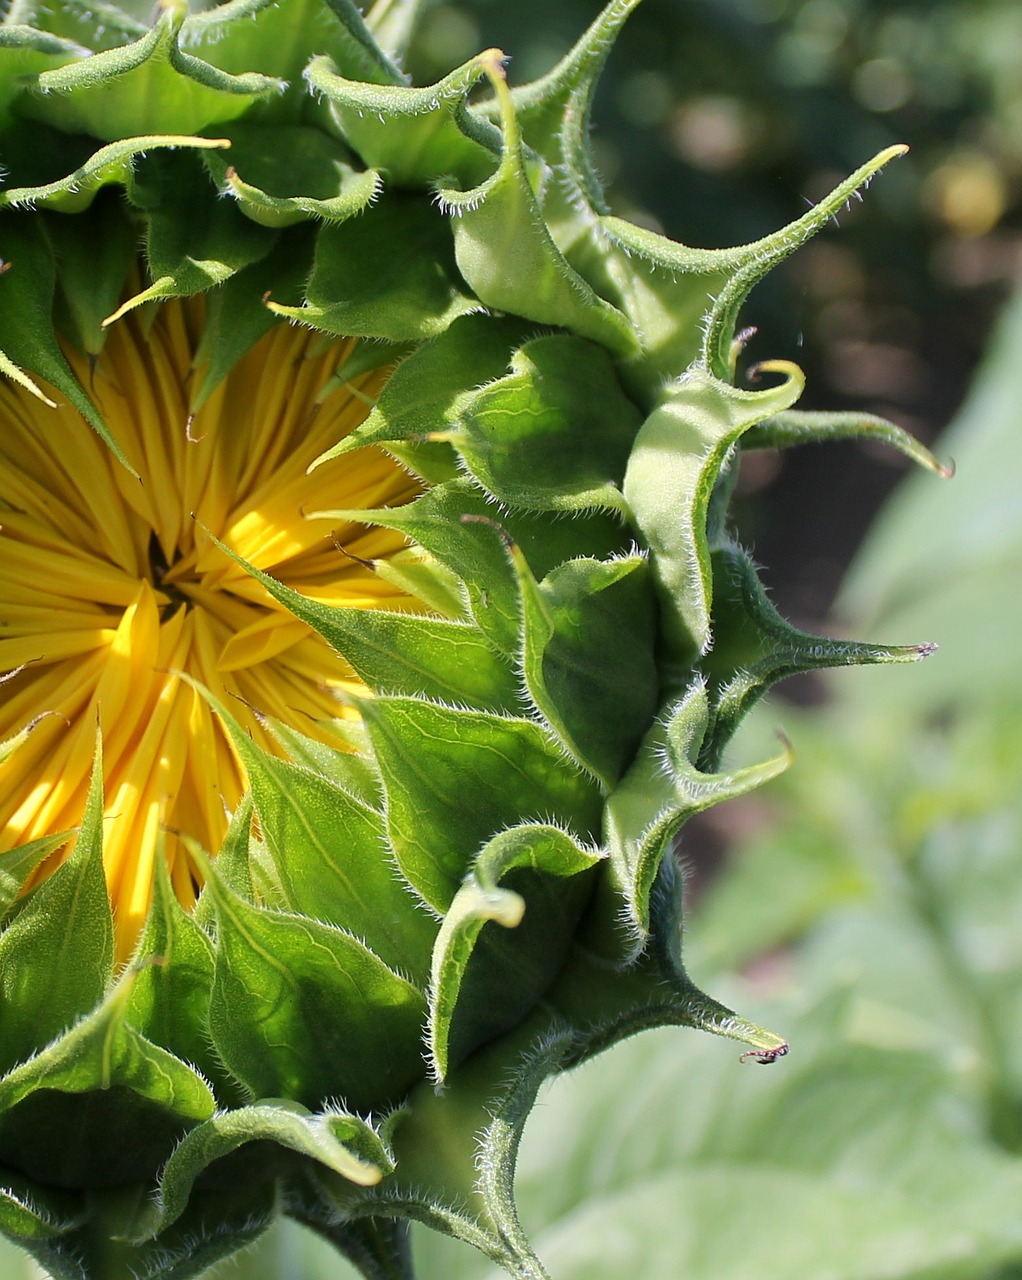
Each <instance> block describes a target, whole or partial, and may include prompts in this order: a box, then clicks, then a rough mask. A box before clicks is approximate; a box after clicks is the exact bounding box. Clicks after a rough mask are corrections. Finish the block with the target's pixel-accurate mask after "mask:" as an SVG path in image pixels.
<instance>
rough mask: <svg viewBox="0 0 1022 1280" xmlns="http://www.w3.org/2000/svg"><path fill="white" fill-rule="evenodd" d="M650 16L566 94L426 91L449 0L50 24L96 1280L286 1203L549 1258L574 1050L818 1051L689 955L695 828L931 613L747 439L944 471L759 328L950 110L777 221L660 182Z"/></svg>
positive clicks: (13, 958)
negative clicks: (639, 139)
mask: <svg viewBox="0 0 1022 1280" xmlns="http://www.w3.org/2000/svg"><path fill="white" fill-rule="evenodd" d="M637 2H638V0H611V3H609V4H608V5H607V6H606V8H605V9H604V10H603V12H602V13H600V14H599V15H598V16H597V17H596V18H595V20H594V22H593V25H592V26H591V27H590V29H589V30H588V31H587V32H586V33H584V35H583V36H582V38H581V39H580V41H579V42H578V44H577V45H576V46H575V48H574V49H572V50H570V51H569V52H568V53H567V54H566V56H565V57H564V59H563V60H562V61H561V63H560V64H558V66H557V67H556V68H555V69H554V70H553V71H552V72H551V73H550V74H549V75H547V76H546V77H544V78H543V79H542V80H540V81H538V82H537V83H535V84H533V85H528V86H522V87H519V88H516V89H512V88H511V87H510V86H509V85H508V83H507V81H506V78H505V73H504V68H503V61H502V57H501V55H500V53H499V51H496V50H487V51H484V52H483V53H481V54H480V55H479V56H478V57H476V58H473V59H471V60H470V61H469V62H468V63H466V64H465V65H464V66H462V67H460V68H457V69H455V70H454V71H452V72H451V74H450V75H449V76H447V77H446V78H445V79H444V80H443V81H441V82H440V83H439V84H436V85H432V86H426V87H421V88H419V87H414V86H412V85H410V84H409V83H408V81H407V78H406V77H405V75H404V74H403V72H402V71H401V66H400V63H401V57H402V52H403V50H404V47H405V45H406V44H407V40H408V38H409V37H410V33H411V31H412V28H413V18H414V14H415V10H416V4H415V0H378V2H377V3H375V4H373V5H372V6H371V8H369V10H368V11H367V12H365V13H363V12H362V11H361V10H360V9H359V8H358V7H357V6H356V5H355V4H354V3H352V0H290V2H289V3H288V4H287V5H283V4H277V3H274V2H273V0H230V3H224V4H218V5H213V6H212V7H209V8H206V9H202V10H201V11H198V12H195V13H189V12H188V11H187V8H186V6H185V5H184V4H182V3H178V2H177V0H173V2H170V0H168V3H166V4H161V5H159V6H158V7H157V9H156V11H155V13H154V14H153V15H151V16H150V17H149V18H148V19H147V18H145V17H140V16H139V13H138V12H137V6H135V5H128V4H124V5H120V6H119V5H117V4H112V3H107V4H104V5H102V6H100V7H99V9H97V11H96V15H95V17H93V16H92V15H91V13H90V14H87V13H86V11H85V10H84V9H82V10H79V9H78V8H75V9H74V10H73V12H72V11H71V10H69V9H67V8H66V7H62V6H52V5H44V4H38V5H37V4H34V3H32V0H27V2H26V3H19V4H17V5H14V6H11V8H10V11H9V12H8V13H6V14H5V16H4V17H3V18H2V19H0V144H2V146H3V148H4V162H5V165H6V166H7V169H8V172H7V175H6V185H5V186H4V188H3V189H2V190H0V255H2V257H3V260H4V262H5V264H7V265H8V266H9V269H8V270H6V271H4V272H3V273H2V274H0V373H2V374H3V375H4V377H5V378H6V379H7V380H8V383H7V385H5V386H4V387H3V388H2V390H0V525H2V528H0V664H2V670H3V671H4V672H6V676H5V679H4V683H3V684H2V686H0V1230H3V1231H4V1232H5V1233H6V1234H7V1235H9V1236H10V1237H11V1238H13V1239H15V1240H17V1241H19V1242H20V1243H22V1244H23V1245H25V1247H26V1248H28V1249H29V1250H30V1251H31V1252H32V1253H33V1254H34V1255H35V1257H36V1258H37V1259H39V1260H40V1261H41V1262H42V1264H43V1265H44V1266H45V1267H47V1268H48V1269H49V1270H50V1271H51V1272H52V1273H53V1274H54V1275H57V1276H60V1277H62V1278H64V1277H67V1278H68V1280H126V1278H127V1276H129V1275H138V1274H143V1275H145V1276H147V1277H149V1280H157V1278H158V1277H165V1278H166V1280H170V1278H171V1277H174V1278H175V1280H178V1278H182V1277H185V1276H188V1275H193V1274H196V1273H197V1272H199V1271H200V1270H202V1269H203V1268H204V1267H206V1266H208V1265H210V1264H211V1263H212V1262H213V1261H215V1260H216V1259H217V1258H219V1257H222V1256H224V1255H225V1254H228V1253H230V1252H232V1251H233V1250H235V1249H237V1248H239V1247H240V1246H241V1245H243V1244H244V1243H246V1242H247V1241H248V1240H250V1239H252V1238H253V1237H254V1236H256V1235H258V1234H259V1233H260V1232H261V1231H263V1230H264V1229H265V1227H266V1226H267V1225H268V1224H269V1223H270V1222H272V1221H273V1219H274V1218H275V1217H276V1216H277V1215H278V1214H280V1213H281V1212H287V1213H289V1214H291V1215H292V1216H294V1217H295V1218H297V1219H299V1220H300V1221H302V1222H304V1223H306V1224H307V1225H309V1226H311V1227H312V1228H313V1229H315V1230H317V1231H319V1232H320V1233H321V1234H322V1235H324V1236H326V1237H327V1238H328V1239H330V1240H332V1241H333V1242H334V1244H335V1245H336V1246H337V1247H338V1249H339V1250H340V1251H341V1252H343V1253H344V1254H345V1255H346V1256H348V1257H350V1258H352V1259H353V1260H355V1262H356V1264H357V1265H358V1266H360V1267H361V1268H362V1269H363V1270H364V1272H365V1274H366V1275H367V1276H380V1275H402V1276H405V1275H408V1274H410V1271H409V1268H410V1263H409V1261H408V1251H407V1241H406V1237H405V1232H406V1225H407V1221H408V1219H409V1218H412V1217H415V1218H419V1219H421V1220H423V1221H425V1222H427V1223H429V1224H431V1225H433V1226H437V1227H440V1228H441V1229H443V1230H446V1231H448V1232H449V1233H451V1234H453V1235H457V1236H460V1237H461V1238H463V1239H465V1240H467V1241H469V1242H471V1243H473V1244H474V1245H476V1246H478V1247H479V1248H481V1249H483V1250H484V1251H485V1252H486V1253H487V1254H488V1255H489V1256H490V1257H491V1258H492V1259H494V1260H495V1261H497V1262H498V1263H500V1264H501V1265H503V1266H504V1267H505V1268H506V1269H507V1270H508V1271H509V1272H510V1273H511V1274H513V1275H516V1276H519V1277H522V1278H523V1280H524V1278H525V1277H529V1278H530V1280H534V1278H535V1277H538V1276H541V1275H542V1274H543V1271H542V1266H541V1264H540V1262H539V1260H538V1259H537V1258H536V1257H535V1255H534V1254H533V1252H532V1250H531V1247H530V1246H529V1244H528V1241H527V1240H526V1238H525V1236H524V1233H523V1232H522V1230H521V1227H520V1225H519V1223H518V1221H517V1217H516V1213H515V1207H514V1203H513V1198H512V1195H511V1191H510V1188H511V1186H512V1183H513V1170H514V1158H515V1150H516V1144H517V1138H518V1135H519V1134H520V1132H521V1127H522V1124H523V1123H524V1118H525V1116H526V1115H527V1113H528V1110H529V1107H530V1105H531V1103H532V1101H533V1099H534V1097H535V1095H536V1091H537V1090H538V1089H539V1087H540V1085H541V1083H542V1081H543V1080H544V1079H546V1078H547V1077H548V1076H549V1075H551V1074H552V1073H554V1072H557V1071H559V1070H562V1069H565V1068H567V1067H569V1066H571V1065H574V1064H576V1063H578V1062H580V1061H583V1060H584V1059H585V1058H586V1057H588V1056H590V1055H591V1054H593V1053H595V1052H597V1051H599V1050H600V1049H602V1048H605V1047H606V1046H608V1045H610V1044H612V1043H613V1042H614V1041H616V1040H617V1039H619V1038H621V1037H622V1036H625V1035H628V1034H631V1033H632V1032H634V1031H637V1030H639V1029H641V1028H642V1027H646V1026H651V1025H668V1024H671V1025H680V1026H686V1027H697V1028H701V1029H704V1030H710V1031H714V1032H718V1033H720V1034H723V1035H725V1036H730V1037H732V1038H734V1039H737V1040H740V1041H743V1042H744V1043H745V1044H747V1045H748V1046H749V1051H748V1054H747V1056H749V1055H751V1056H752V1057H753V1058H755V1059H757V1060H759V1061H761V1062H771V1061H774V1060H775V1059H778V1058H780V1057H782V1056H783V1055H784V1053H785V1052H786V1048H787V1046H786V1043H785V1041H784V1039H783V1037H781V1036H780V1035H777V1034H775V1033H773V1032H771V1031H768V1030H765V1029H763V1028H761V1027H757V1026H755V1025H753V1024H751V1023H749V1022H747V1021H746V1020H744V1019H743V1018H741V1017H740V1016H739V1015H737V1014H735V1013H733V1012H732V1011H731V1010H729V1009H726V1008H725V1007H724V1006H722V1005H721V1004H719V1003H718V1002H717V1001H715V1000H713V999H712V998H711V997H709V996H706V995H704V994H703V993H702V992H701V991H700V990H699V989H698V988H697V987H696V986H695V985H694V984H693V983H692V981H691V980H690V979H689V977H688V975H687V973H686V971H685V968H684V966H683V964H682V960H681V950H680V942H681V938H680V926H679V916H680V909H681V908H680V904H681V884H680V880H681V877H680V874H679V871H678V868H677V865H676V863H675V861H674V858H673V856H672V847H673V842H674V841H675V839H676V838H677V836H678V834H679V832H680V831H681V829H682V828H683V826H684V824H685V822H686V821H687V819H688V818H689V817H690V816H691V815H692V814H694V813H696V812H698V811H699V810H700V809H704V808H706V807H707V806H709V805H711V804H715V803H718V802H719V801H721V800H724V799H727V798H728V797H730V796H734V795H739V794H742V793H743V792H745V791H748V790H749V789H750V788H751V787H754V786H756V785H759V784H760V783H762V782H765V781H767V780H768V779H769V778H771V777H773V776H774V775H775V774H776V773H777V772H778V771H779V770H780V769H782V768H783V767H785V765H786V763H787V753H786V752H782V753H781V754H780V755H779V756H778V757H777V758H775V759H771V760H767V761H764V762H762V763H759V764H754V765H750V766H746V767H744V768H737V767H732V766H730V765H724V764H723V763H722V760H723V751H724V748H725V746H726V745H727V743H728V741H729V740H730V738H731V736H732V734H733V732H734V729H735V728H736V726H737V725H738V723H739V722H740V720H741V719H742V717H743V715H744V714H745V712H746V711H747V710H748V709H749V708H750V707H751V706H752V705H753V704H754V703H755V702H756V701H757V700H758V699H759V698H760V697H761V696H762V694H763V693H764V692H765V691H766V690H767V689H768V688H769V687H770V686H771V685H772V684H773V683H774V682H775V681H777V680H778V679H780V678H781V677H783V676H785V675H788V674H791V673H792V672H795V671H801V670H809V669H814V668H819V667H825V666H836V665H843V664H849V663H857V662H889V661H914V660H915V659H916V658H918V657H920V656H923V654H924V653H925V652H927V651H928V649H927V648H926V647H925V646H923V647H918V646H917V647H910V648H892V647H887V646H881V645H861V644H854V643H851V642H844V641H841V642H838V641H832V640H827V639H822V638H820V637H812V636H806V635H803V634H802V633H801V632H799V631H798V630H797V629H795V628H793V627H791V626H790V625H788V624H787V623H785V622H784V621H783V619H781V618H779V617H778V615H777V614H776V612H775V611H774V609H773V607H772V606H771V604H770V603H769V600H768V599H767V597H766V595H765V593H764V591H763V589H762V587H761V586H760V583H759V580H758V577H757V574H756V570H755V567H754V565H753V563H752V561H751V559H750V557H749V556H748V555H747V554H746V553H745V552H744V551H743V550H742V548H741V547H740V546H739V545H737V543H736V542H735V540H734V538H733V536H732V533H731V531H730V529H729V526H728V522H727V519H726V507H727V499H728V495H729V493H730V488H731V483H732V480H733V477H734V473H735V466H736V463H737V458H738V456H739V454H740V452H741V450H742V449H745V448H763V447H786V446H788V445H791V444H794V443H798V442H801V441H803V440H811V439H821V438H828V437H830V438H832V437H835V436H841V435H871V436H874V437H878V438H881V439H884V440H887V441H888V442H890V443H892V444H894V445H895V446H897V447H899V448H901V449H902V450H904V451H905V452H906V453H909V454H910V455H911V456H913V457H915V458H916V459H917V460H919V461H921V462H923V463H925V464H926V465H930V466H933V467H934V468H936V464H935V463H934V462H933V460H932V459H931V458H930V457H929V455H927V454H926V453H925V452H924V451H923V450H921V449H920V448H919V447H918V446H917V445H915V444H914V443H913V442H912V441H910V440H909V439H908V438H907V437H906V436H905V435H904V433H902V432H899V431H898V429H897V428H895V427H893V426H891V425H890V424H887V423H882V422H879V421H878V420H864V419H862V418H859V417H856V418H849V417H846V416H843V415H833V416H826V415H818V414H812V415H803V414H799V413H798V411H796V410H794V409H793V407H792V406H793V404H794V403H795V401H796V400H797V398H798V395H799V393H800V391H801V387H802V376H801V373H800V372H799V370H798V369H797V368H795V367H794V366H793V365H791V364H788V363H786V362H783V361H781V362H768V363H766V364H762V365H761V366H760V372H761V373H763V374H764V375H766V376H765V378H764V381H762V382H759V383H757V384H756V385H755V386H745V385H743V379H742V377H741V374H740V371H739V370H738V368H737V363H738V360H739V358H740V343H738V342H736V340H735V332H736V322H737V319H738V313H739V310H740V308H741V307H742V305H743V303H744V301H745V299H746V297H747V295H748V293H749V291H750V289H751V288H752V287H753V285H754V284H755V283H756V282H757V281H758V280H759V279H760V277H761V276H762V275H763V274H765V272H766V271H767V270H769V268H770V267H771V266H772V265H773V264H774V263H775V262H777V261H779V260H780V259H781V258H783V257H784V256H785V255H786V254H788V253H790V252H792V251H793V250H794V249H796V248H797V247H798V246H799V245H800V244H801V243H803V242H804V241H805V239H806V238H807V237H808V236H810V235H812V234H813V233H814V232H815V231H817V230H818V229H819V228H820V227H822V226H823V225H825V224H826V222H827V221H828V220H829V219H830V217H831V215H832V214H833V213H834V212H835V211H836V210H837V209H840V208H841V206H842V205H843V204H844V203H845V201H846V200H847V199H848V198H849V196H850V195H851V194H852V193H853V192H854V191H856V190H857V189H858V188H859V187H860V186H861V185H862V184H864V183H865V182H867V181H868V180H869V178H871V177H872V176H873V174H874V173H876V172H877V170H878V169H879V168H881V167H882V166H883V165H884V164H886V163H887V161H888V160H890V159H892V158H893V157H894V156H895V155H896V154H898V153H899V151H900V148H891V149H889V150H888V151H887V152H885V153H883V154H882V155H880V156H879V157H877V158H876V159H875V160H873V161H870V162H867V163H866V164H864V165H863V166H862V168H861V169H860V170H858V171H857V172H856V173H855V174H853V175H852V177H851V178H849V179H848V181H846V182H845V183H842V184H841V185H840V186H839V187H838V188H837V189H836V190H835V191H834V192H833V193H832V195H831V196H829V197H828V198H827V199H826V200H824V201H822V202H821V204H820V205H819V206H817V207H815V208H813V209H811V210H810V211H808V212H807V213H806V214H805V215H804V216H803V217H802V218H800V219H799V220H798V221H797V222H795V223H794V224H792V225H791V226H790V227H786V228H784V229H783V230H781V231H779V232H777V233H775V234H773V235H771V236H768V237H766V238H765V239H763V240H761V241H757V242H755V243H753V244H749V245H745V246H741V247H739V248H736V249H733V250H719V251H718V250H714V251H703V250H692V249H688V248H686V247H684V246H682V245H678V244H675V243H673V242H671V241H669V240H667V239H665V238H664V237H661V236H659V235H656V234H654V233H652V232H649V231H646V230H643V229H641V228H638V227H634V226H630V225H629V224H627V223H625V222H622V221H621V220H620V219H617V218H614V217H612V216H611V215H609V214H608V213H607V212H606V210H605V208H604V206H603V202H602V197H601V195H600V192H599V187H598V183H597V181H596V179H595V177H594V175H593V171H592V168H591V166H590V164H589V160H588V151H587V141H586V121H587V117H588V111H589V105H590V100H591V97H592V93H593V91H594V86H595V81H596V79H597V76H598V73H599V70H600V67H601V65H602V62H603V59H604V58H605V57H606V56H607V54H608V52H609V50H610V48H611V46H612V43H613V37H614V36H615V34H616V32H617V30H618V28H619V27H620V25H621V24H622V22H623V21H624V20H625V18H626V17H627V15H628V13H629V12H630V10H631V9H632V8H634V7H635V4H636V3H637ZM140 244H141V246H142V254H143V270H142V277H141V278H140V279H139V280H137V281H136V282H135V284H134V285H133V286H132V289H133V292H132V295H131V296H130V297H129V298H128V299H127V301H124V300H123V288H124V282H125V280H126V279H129V278H130V277H131V276H132V273H133V272H136V271H137V269H138V268H137V258H138V253H139V245H140ZM111 317H113V318H112V321H111ZM286 320H290V321H294V322H296V324H297V325H298V326H301V327H291V326H290V325H288V324H286V323H284V322H285V321H286ZM313 463H315V464H316V465H315V467H314V468H313V469H312V470H311V471H310V469H309V468H310V466H311V465H312V464H313ZM353 693H357V694H358V695H359V699H358V700H357V703H356V704H355V711H356V712H357V714H355V713H353V711H352V705H353V700H352V694H353ZM40 716H42V717H43V718H42V719H40V718H39V717H40ZM97 727H98V733H97ZM69 833H70V834H69ZM129 957H130V960H131V962H130V963H125V961H127V960H128V959H129Z"/></svg>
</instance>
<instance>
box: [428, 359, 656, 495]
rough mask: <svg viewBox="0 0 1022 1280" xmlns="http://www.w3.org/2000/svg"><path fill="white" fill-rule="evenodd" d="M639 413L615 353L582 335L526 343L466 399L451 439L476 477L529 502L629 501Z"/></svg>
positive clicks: (496, 491) (489, 486)
mask: <svg viewBox="0 0 1022 1280" xmlns="http://www.w3.org/2000/svg"><path fill="white" fill-rule="evenodd" d="M640 425H641V417H640V414H639V411H638V410H637V409H636V407H635V406H634V405H633V404H632V402H631V401H630V400H628V399H627V398H626V396H625V395H624V393H623V392H622V391H621V387H620V384H619V382H618V380H617V377H616V375H615V372H614V366H613V364H612V363H611V361H610V359H609V357H608V356H607V355H606V354H605V353H604V352H603V351H602V350H601V349H600V348H599V347H594V346H593V345H592V343H589V342H586V341H584V340H583V339H581V338H573V337H569V336H567V335H555V336H550V337H543V338H536V339H534V340H533V341H532V342H527V343H526V344H525V345H524V346H523V347H521V348H520V349H519V350H518V351H517V352H515V355H514V358H513V359H512V362H511V372H510V373H509V374H508V375H507V376H506V377H504V378H501V379H499V380H498V381H497V382H494V383H492V384H491V385H490V386H488V387H485V388H483V390H481V391H480V392H479V393H478V395H476V396H475V397H474V398H473V399H472V400H471V401H470V402H469V403H468V404H467V405H466V406H465V409H464V412H463V414H462V416H461V417H460V419H459V421H458V424H457V426H456V427H455V429H454V432H453V433H452V435H451V440H452V443H453V444H454V446H455V448H456V449H457V451H458V453H459V454H460V456H461V458H462V460H463V461H464V463H465V465H466V467H467V468H468V470H469V471H470V473H471V474H472V475H473V476H474V477H475V479H476V480H477V481H478V482H479V484H480V485H481V486H482V487H483V488H484V489H485V490H486V491H487V492H488V493H490V494H491V495H493V496H494V497H495V498H496V499H497V500H498V501H500V502H506V503H509V504H511V505H513V506H516V507H524V508H525V509H526V510H539V511H575V510H593V509H600V508H602V509H605V510H608V511H621V510H623V508H624V503H623V499H622V497H621V492H620V484H621V481H622V479H623V477H624V474H625V467H626V466H627V464H628V458H629V453H630V451H631V448H632V443H633V441H634V439H635V436H636V432H637V431H638V430H639V427H640Z"/></svg>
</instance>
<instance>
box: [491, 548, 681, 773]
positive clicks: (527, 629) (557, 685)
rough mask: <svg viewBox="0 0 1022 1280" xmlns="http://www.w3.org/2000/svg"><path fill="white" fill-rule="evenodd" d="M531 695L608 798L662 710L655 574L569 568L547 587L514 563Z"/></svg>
mask: <svg viewBox="0 0 1022 1280" xmlns="http://www.w3.org/2000/svg"><path fill="white" fill-rule="evenodd" d="M514 558H515V561H516V567H517V569H518V580H519V586H520V590H521V595H522V628H523V639H524V643H523V671H524V674H525V680H526V685H527V688H528V690H529V694H530V696H531V698H532V700H533V701H534V702H535V704H536V706H537V707H538V708H539V710H540V711H541V712H542V714H543V716H544V718H545V719H546V721H547V723H548V724H549V725H550V726H551V728H552V729H553V730H554V732H555V733H557V735H558V737H559V738H560V740H561V742H562V743H563V744H564V747H565V749H566V750H568V751H569V752H570V753H571V755H572V756H573V757H574V759H575V760H577V761H578V763H579V764H581V765H582V766H583V767H584V768H586V769H588V770H590V771H591V772H592V773H593V774H595V775H596V777H597V778H599V780H600V782H601V783H602V784H603V786H604V787H605V788H606V789H607V790H608V791H609V790H611V788H612V787H613V786H614V784H615V783H616V782H617V781H618V779H619V778H620V777H621V775H622V773H624V771H625V769H626V768H627V766H628V765H629V764H630V763H631V760H632V758H633V756H634V755H635V752H636V749H637V748H638V745H639V742H640V741H641V739H642V737H643V734H644V733H645V731H646V729H647V727H648V725H649V722H650V720H651V718H652V716H653V714H654V712H655V711H656V706H657V696H658V692H659V677H658V672H657V667H656V661H655V654H654V642H655V628H656V618H655V614H654V607H653V598H652V591H651V584H650V580H649V572H648V569H649V566H648V564H647V562H646V561H645V560H644V559H643V558H642V557H640V556H631V557H629V558H627V559H625V558H622V559H620V560H611V561H600V560H571V561H568V562H567V563H566V564H562V565H560V566H559V567H558V568H556V569H554V570H553V571H552V572H551V573H550V574H549V575H548V576H547V577H546V578H545V579H544V580H543V582H542V583H537V582H536V580H535V578H533V577H532V574H531V573H530V571H529V569H528V566H527V565H526V564H525V563H524V561H523V559H522V557H521V556H520V555H516V556H515V557H514Z"/></svg>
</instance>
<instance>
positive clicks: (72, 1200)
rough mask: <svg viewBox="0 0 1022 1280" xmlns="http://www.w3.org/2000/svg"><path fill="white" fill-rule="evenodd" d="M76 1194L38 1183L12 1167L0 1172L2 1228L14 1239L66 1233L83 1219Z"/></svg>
mask: <svg viewBox="0 0 1022 1280" xmlns="http://www.w3.org/2000/svg"><path fill="white" fill-rule="evenodd" d="M84 1216H85V1214H84V1206H83V1205H82V1203H81V1201H80V1200H79V1199H78V1197H77V1196H74V1195H72V1194H69V1193H67V1192H61V1191H57V1190H54V1189H52V1188H48V1187H47V1188H44V1187H40V1186H37V1185H36V1184H35V1183H33V1182H32V1181H31V1180H30V1179H28V1178H24V1177H22V1176H21V1175H20V1174H17V1173H14V1172H12V1171H10V1170H6V1169H5V1170H4V1171H3V1172H2V1173H0V1231H2V1232H3V1234H4V1235H6V1236H13V1237H14V1238H15V1239H22V1240H26V1239H27V1240H38V1239H47V1238H48V1237H52V1236H59V1235H64V1234H65V1233H66V1232H68V1231H69V1230H71V1229H72V1228H73V1227H75V1226H77V1225H78V1224H79V1223H80V1222H81V1221H82V1219H83V1218H84Z"/></svg>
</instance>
